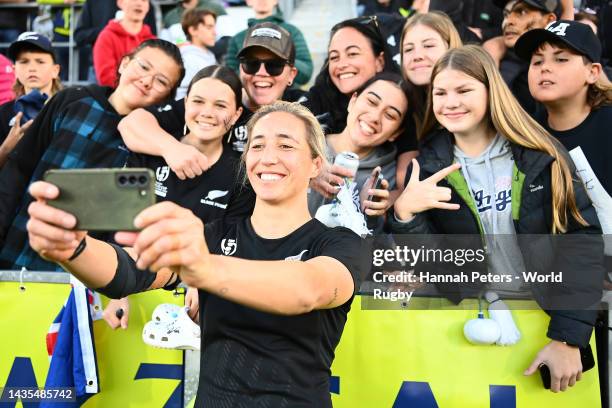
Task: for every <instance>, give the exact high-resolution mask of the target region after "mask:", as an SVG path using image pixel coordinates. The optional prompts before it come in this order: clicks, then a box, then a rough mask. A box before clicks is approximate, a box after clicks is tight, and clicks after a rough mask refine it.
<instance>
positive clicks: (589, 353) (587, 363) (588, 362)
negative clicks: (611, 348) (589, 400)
mask: <svg viewBox="0 0 612 408" xmlns="http://www.w3.org/2000/svg"><path fill="white" fill-rule="evenodd" d="M580 361H581V362H582V372H583V373H584V372H586V371H589V370H590V369H591V368H593V367H595V358H594V357H593V350H591V346H590V345H589V346H587V347H585V348H581V349H580ZM540 377H542V384H543V385H544V388H545V389H547V390H549V389H550V381H551V379H550V369H549V368H548V366H547V365H546V364H542V365H541V366H540Z"/></svg>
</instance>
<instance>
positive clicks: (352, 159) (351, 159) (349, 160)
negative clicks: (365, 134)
mask: <svg viewBox="0 0 612 408" xmlns="http://www.w3.org/2000/svg"><path fill="white" fill-rule="evenodd" d="M334 164H337V165H338V166H341V167H344V168H345V169H349V170H350V171H351V172H352V173H353V178H355V175H356V174H357V169H358V168H359V156H357V155H356V154H355V153H353V152H340V153H338V154H337V155H336V158H335V159H334ZM351 181H352V180H351Z"/></svg>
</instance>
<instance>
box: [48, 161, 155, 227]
mask: <svg viewBox="0 0 612 408" xmlns="http://www.w3.org/2000/svg"><path fill="white" fill-rule="evenodd" d="M43 180H44V181H47V182H49V183H51V184H54V185H56V186H57V187H58V188H59V190H60V194H59V196H58V198H57V199H55V200H50V201H49V202H48V204H49V205H50V206H52V207H55V208H59V209H61V210H64V211H66V212H68V213H71V214H72V215H74V216H75V217H76V219H77V224H76V227H75V229H78V230H89V231H135V230H137V228H136V227H134V218H135V217H136V215H138V213H140V212H141V211H142V210H144V209H145V208H147V207H149V206H151V205H153V204H155V191H154V180H155V175H154V174H153V172H152V171H151V170H149V169H144V168H142V169H140V168H133V169H119V168H116V169H69V170H48V171H47V172H46V173H45V174H44V176H43Z"/></svg>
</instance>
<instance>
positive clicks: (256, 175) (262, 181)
mask: <svg viewBox="0 0 612 408" xmlns="http://www.w3.org/2000/svg"><path fill="white" fill-rule="evenodd" d="M312 156H313V153H312V150H311V148H310V146H309V145H308V141H307V136H306V125H305V124H304V122H303V121H302V120H301V119H300V118H298V117H297V116H295V115H293V114H291V113H287V112H272V113H269V114H267V115H265V116H263V117H262V118H261V119H259V120H258V121H257V123H255V126H254V127H253V130H252V132H251V135H249V146H248V150H247V151H246V158H245V161H246V169H247V175H248V177H249V181H250V183H251V185H252V186H253V189H254V190H255V193H256V194H257V200H263V201H265V202H268V203H272V204H280V203H286V202H291V201H293V200H306V193H307V191H308V184H309V182H310V179H311V178H313V177H316V176H317V175H318V173H319V171H320V169H321V158H320V157H317V158H314V159H313V158H312Z"/></svg>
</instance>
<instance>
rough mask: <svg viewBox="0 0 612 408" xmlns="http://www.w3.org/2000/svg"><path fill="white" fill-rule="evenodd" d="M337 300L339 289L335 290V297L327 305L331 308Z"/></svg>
mask: <svg viewBox="0 0 612 408" xmlns="http://www.w3.org/2000/svg"><path fill="white" fill-rule="evenodd" d="M337 298H338V288H334V297H333V298H332V300H330V301H329V303H328V304H327V305H328V306H329V305H331V304H332V303H334V302H335V301H336V299H337Z"/></svg>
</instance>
